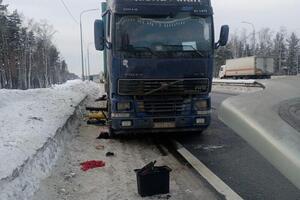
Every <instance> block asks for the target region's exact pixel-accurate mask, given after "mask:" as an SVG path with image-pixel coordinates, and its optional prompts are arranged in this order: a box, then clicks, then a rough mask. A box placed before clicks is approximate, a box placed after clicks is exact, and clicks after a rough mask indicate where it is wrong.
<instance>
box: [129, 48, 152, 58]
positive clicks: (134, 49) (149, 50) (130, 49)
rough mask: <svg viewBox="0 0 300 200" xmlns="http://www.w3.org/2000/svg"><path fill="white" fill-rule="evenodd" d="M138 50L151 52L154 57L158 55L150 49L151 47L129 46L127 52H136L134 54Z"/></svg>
mask: <svg viewBox="0 0 300 200" xmlns="http://www.w3.org/2000/svg"><path fill="white" fill-rule="evenodd" d="M138 49H144V50H147V51H148V52H150V53H151V54H152V55H153V56H156V54H155V53H154V51H152V49H151V48H149V47H135V46H129V47H128V48H127V49H126V50H127V51H134V52H136V51H137V50H138Z"/></svg>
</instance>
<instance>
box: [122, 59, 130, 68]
mask: <svg viewBox="0 0 300 200" xmlns="http://www.w3.org/2000/svg"><path fill="white" fill-rule="evenodd" d="M123 66H124V67H126V68H127V69H128V67H129V66H128V60H126V59H125V60H123Z"/></svg>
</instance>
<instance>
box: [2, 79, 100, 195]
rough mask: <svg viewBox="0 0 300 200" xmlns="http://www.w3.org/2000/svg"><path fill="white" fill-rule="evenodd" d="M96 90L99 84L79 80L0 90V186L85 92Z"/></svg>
mask: <svg viewBox="0 0 300 200" xmlns="http://www.w3.org/2000/svg"><path fill="white" fill-rule="evenodd" d="M99 93H100V87H99V85H97V84H96V83H92V82H82V81H80V80H74V81H68V82H67V83H65V84H63V85H54V86H53V87H52V88H47V89H33V90H26V91H22V90H0V159H1V160H2V162H1V164H0V189H3V183H4V181H7V180H10V179H15V178H16V177H17V176H18V174H19V173H21V171H22V167H24V165H25V163H27V162H28V161H30V160H31V159H32V158H33V157H34V156H35V155H36V154H37V152H38V151H39V150H40V149H41V148H43V146H44V145H45V143H46V142H47V141H48V140H49V139H50V138H53V137H54V136H55V134H56V133H57V130H59V129H60V128H62V127H63V126H64V124H65V123H66V121H67V120H68V119H69V117H70V116H71V115H73V114H74V112H75V109H76V107H77V106H78V105H79V104H80V103H81V102H82V101H83V100H84V99H85V97H86V96H87V95H93V96H96V95H97V94H98V95H99ZM98 95H97V96H98ZM0 192H1V193H2V192H3V191H0Z"/></svg>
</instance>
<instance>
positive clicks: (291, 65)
mask: <svg viewBox="0 0 300 200" xmlns="http://www.w3.org/2000/svg"><path fill="white" fill-rule="evenodd" d="M299 41H300V40H299V38H298V37H297V36H296V34H295V33H292V34H291V36H290V38H289V39H288V40H287V43H288V56H287V67H288V74H289V75H296V74H297V72H298V69H297V67H298V62H299V61H298V53H299V48H300V44H299Z"/></svg>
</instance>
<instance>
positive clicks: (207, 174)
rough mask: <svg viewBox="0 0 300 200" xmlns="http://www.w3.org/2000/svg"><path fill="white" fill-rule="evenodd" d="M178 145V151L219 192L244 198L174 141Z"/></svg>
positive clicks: (230, 198) (233, 198)
mask: <svg viewBox="0 0 300 200" xmlns="http://www.w3.org/2000/svg"><path fill="white" fill-rule="evenodd" d="M173 142H174V143H175V144H176V146H177V147H179V148H178V149H177V151H178V153H179V154H180V155H182V156H183V157H184V158H185V159H186V160H187V161H188V162H189V164H190V165H191V166H192V167H193V168H194V169H195V170H196V171H197V172H198V173H199V174H200V175H201V176H202V177H203V178H204V179H205V180H206V181H207V182H208V183H209V184H210V185H211V186H212V187H214V188H215V190H216V191H217V192H219V193H220V194H222V195H224V196H225V198H226V199H227V200H242V199H243V198H242V197H240V196H239V195H238V194H237V193H236V192H234V191H233V190H232V189H231V188H230V187H229V186H228V185H226V184H225V183H224V182H223V181H222V180H221V179H220V178H219V177H218V176H216V175H215V174H214V173H213V172H212V171H211V170H210V169H208V168H207V167H206V166H205V165H204V164H203V163H202V162H201V161H200V160H199V159H197V158H196V157H195V156H194V155H193V154H192V153H190V152H189V151H188V150H187V149H186V148H184V147H183V146H182V145H181V144H179V143H178V142H176V141H173Z"/></svg>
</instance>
